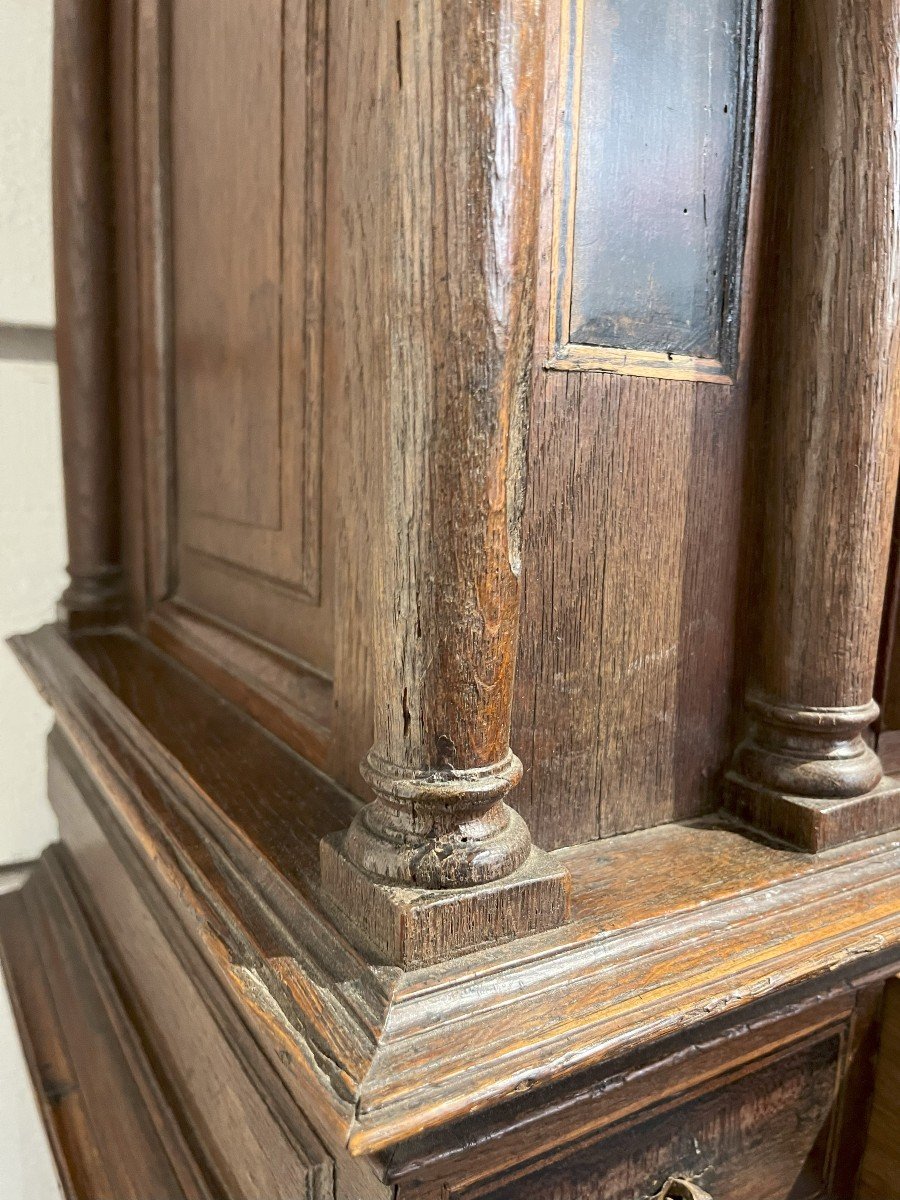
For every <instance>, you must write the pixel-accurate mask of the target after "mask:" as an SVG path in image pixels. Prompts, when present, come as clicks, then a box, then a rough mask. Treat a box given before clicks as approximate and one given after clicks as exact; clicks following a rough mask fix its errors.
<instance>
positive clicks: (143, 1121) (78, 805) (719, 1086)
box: [0, 733, 900, 1200]
mask: <svg viewBox="0 0 900 1200" xmlns="http://www.w3.org/2000/svg"><path fill="white" fill-rule="evenodd" d="M50 792H51V797H52V800H53V803H54V806H55V808H56V811H57V813H58V815H59V819H60V830H61V834H62V839H63V843H64V844H63V845H62V846H61V847H54V848H52V849H51V850H50V851H48V852H47V854H46V855H45V856H44V858H43V860H42V862H41V863H40V864H39V865H38V867H37V869H36V870H35V872H34V873H33V875H32V876H31V878H30V879H29V881H28V882H27V884H26V885H25V888H24V890H23V891H22V892H21V893H20V894H17V895H14V896H11V897H6V898H4V899H3V900H2V901H0V946H2V950H3V955H4V965H5V968H6V972H7V976H8V979H9V984H10V992H11V994H12V996H13V999H14V1002H15V1003H16V1005H17V1017H18V1020H19V1023H20V1027H21V1031H22V1036H23V1041H24V1043H25V1046H26V1053H27V1054H28V1057H29V1062H30V1066H31V1070H32V1075H33V1077H34V1081H35V1087H36V1090H37V1092H38V1097H39V1100H40V1102H41V1105H42V1110H43V1113H44V1118H45V1122H46V1124H47V1127H48V1130H49V1131H50V1136H51V1141H52V1144H53V1147H54V1151H55V1153H56V1155H57V1158H58V1160H59V1162H60V1170H61V1175H62V1177H63V1179H64V1181H65V1184H66V1189H67V1193H68V1200H125V1197H127V1196H130V1197H132V1200H178V1198H179V1197H181V1198H183V1200H214V1198H217V1200H301V1198H302V1200H332V1198H333V1200H706V1198H707V1197H711V1198H712V1200H863V1198H864V1200H900V1129H898V1128H897V1111H898V1110H897V1106H896V1102H895V1094H896V1088H895V1086H894V1084H895V1082H896V1078H897V1075H896V1069H897V1060H898V1058H900V1056H898V1055H897V1054H896V1048H897V1046H898V1045H900V1041H898V1036H897V1030H898V1027H900V1020H898V1016H900V1000H898V992H897V987H898V986H900V985H898V984H897V983H896V982H891V983H888V984H887V988H886V987H885V979H884V976H885V975H886V974H887V970H884V969H883V968H881V967H879V968H878V970H876V971H871V970H870V966H866V967H865V969H866V971H869V972H870V973H869V975H868V977H866V976H864V975H863V973H862V972H858V973H857V975H856V976H855V977H847V976H845V977H841V978H838V977H837V976H831V977H826V978H820V979H818V980H817V981H816V983H815V986H809V985H808V986H807V987H806V989H805V990H795V991H792V992H783V991H779V990H777V989H773V990H772V992H771V993H770V994H767V995H766V996H760V997H757V998H756V999H754V1000H752V1001H751V1000H748V1003H747V1004H746V1005H744V1006H743V1007H741V1008H740V1009H737V1010H736V1011H735V1012H732V1013H730V1014H726V1013H722V1014H720V1015H719V1017H716V1016H715V1015H714V1014H710V1016H709V1018H708V1019H705V1020H704V1021H703V1022H702V1023H701V1024H699V1025H698V1024H697V1023H696V1022H694V1023H693V1024H690V1023H688V1022H686V1024H685V1029H684V1031H683V1032H682V1033H681V1034H679V1035H677V1036H669V1037H668V1038H666V1039H665V1040H663V1041H653V1042H648V1043H647V1044H646V1045H643V1046H641V1047H639V1048H638V1049H637V1050H631V1051H630V1052H629V1053H628V1054H627V1055H625V1054H623V1056H622V1057H621V1058H619V1059H618V1060H615V1061H610V1063H609V1065H608V1066H606V1067H604V1068H603V1069H601V1070H596V1071H592V1072H590V1073H585V1074H583V1075H581V1076H573V1077H572V1078H571V1079H568V1080H565V1079H563V1080H559V1081H558V1082H552V1083H550V1084H548V1085H547V1086H546V1087H542V1088H535V1089H533V1090H529V1089H528V1088H523V1090H522V1092H521V1094H520V1095H519V1096H517V1097H516V1098H514V1099H509V1100H506V1101H504V1102H503V1103H497V1104H494V1105H493V1106H488V1107H486V1108H485V1109H484V1110H482V1111H475V1112H473V1113H472V1114H471V1115H469V1116H467V1117H466V1118H465V1119H462V1120H457V1121H455V1122H453V1123H448V1124H446V1125H444V1126H441V1127H439V1128H437V1129H431V1130H429V1131H428V1132H422V1133H421V1134H417V1135H415V1136H413V1137H407V1138H406V1140H403V1141H398V1142H396V1143H394V1144H392V1145H391V1146H390V1147H389V1148H388V1149H387V1150H385V1151H383V1152H380V1153H378V1154H372V1155H370V1156H366V1155H361V1156H358V1157H354V1156H353V1155H352V1154H351V1153H350V1151H349V1149H348V1147H347V1144H346V1139H345V1136H344V1134H343V1132H342V1131H341V1130H340V1129H337V1130H336V1128H335V1125H334V1123H333V1122H331V1123H330V1122H329V1117H328V1114H327V1113H326V1112H324V1111H323V1109H322V1106H321V1105H318V1104H317V1103H316V1101H315V1100H314V1099H312V1098H310V1097H309V1095H308V1094H307V1093H306V1092H305V1091H302V1090H298V1088H297V1087H296V1086H291V1085H290V1083H289V1082H287V1081H286V1080H285V1076H284V1074H283V1073H282V1071H281V1069H280V1068H281V1066H283V1065H284V1062H283V1058H282V1059H281V1061H279V1060H280V1053H279V1050H278V1046H277V1045H274V1044H270V1043H267V1042H265V1041H264V1039H262V1040H261V1039H259V1038H258V1037H257V1036H255V1034H254V1028H255V1027H254V1025H253V1023H252V1021H251V1020H250V1019H249V1017H248V1013H247V1012H245V1011H242V1010H241V1008H240V1005H239V1004H238V1003H237V1002H236V1001H235V999H234V997H233V996H231V995H230V994H228V993H227V992H226V989H225V988H224V987H223V986H222V981H221V979H220V978H219V976H218V975H217V973H216V972H215V971H214V970H213V969H212V966H211V964H210V963H209V962H208V961H207V959H206V957H205V955H204V953H202V952H201V950H200V949H199V947H198V945H197V943H196V942H195V940H194V938H193V937H192V934H191V930H190V929H189V928H188V927H187V923H186V922H185V921H184V919H183V918H182V917H180V916H179V915H178V913H177V912H176V911H175V908H174V907H173V905H172V904H171V903H170V898H169V896H168V894H165V895H164V894H163V891H162V890H161V889H160V887H159V886H158V881H157V880H156V878H155V875H154V872H155V871H156V870H157V867H156V866H155V865H154V864H153V863H152V861H150V862H149V863H148V860H147V859H146V858H142V857H141V855H140V854H138V853H137V849H136V847H135V845H134V844H133V843H132V841H131V840H130V839H129V838H128V837H126V836H125V833H124V831H123V830H122V829H121V828H120V827H119V826H118V824H117V822H116V820H115V819H111V818H110V817H109V815H108V814H107V813H106V812H105V810H104V804H105V801H104V795H103V792H102V789H101V788H99V787H98V785H97V783H96V782H95V780H94V778H93V777H92V776H91V775H90V773H89V772H88V770H87V769H86V767H85V766H84V764H83V763H82V762H81V761H80V759H79V757H78V754H77V752H76V751H75V749H74V748H73V746H72V745H71V744H70V743H69V742H68V741H67V740H66V739H65V738H64V737H62V736H61V735H60V734H59V733H56V734H54V735H53V737H52V739H51V765H50ZM201 849H202V847H200V846H198V849H197V852H198V853H200V851H201ZM866 963H869V964H870V963H871V959H866ZM855 969H856V968H854V970H855ZM879 972H881V973H879ZM885 997H886V1000H885ZM882 1023H884V1032H883V1033H882ZM879 1047H881V1061H880V1062H879V1061H878V1058H879ZM876 1075H877V1082H876ZM873 1097H874V1099H873ZM870 1110H871V1113H872V1117H871V1130H870V1120H869V1114H870ZM869 1132H871V1136H869ZM404 1136H405V1135H404ZM867 1137H868V1142H869V1145H868V1148H867V1146H866V1142H867ZM861 1162H863V1164H864V1166H863V1170H862V1172H861V1171H860V1163H861ZM858 1182H859V1191H857V1187H858ZM0 1193H2V1187H0Z"/></svg>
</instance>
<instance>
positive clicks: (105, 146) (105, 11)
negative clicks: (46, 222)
mask: <svg viewBox="0 0 900 1200" xmlns="http://www.w3.org/2000/svg"><path fill="white" fill-rule="evenodd" d="M109 15H110V14H109V4H108V0H56V7H55V25H54V52H53V233H54V237H53V241H54V261H55V276H56V356H57V362H58V364H59V392H60V405H61V418H62V434H63V438H62V442H63V469H64V475H65V496H66V522H67V527H68V535H69V575H70V577H71V583H70V585H69V587H68V588H67V589H66V591H65V593H64V594H63V597H62V601H61V605H60V608H61V617H62V619H64V620H68V621H69V622H70V623H71V624H73V625H91V624H105V623H108V622H110V621H113V620H115V619H116V618H117V617H118V616H119V614H120V612H121V608H122V596H123V583H122V569H121V552H120V528H119V482H118V467H119V462H118V444H119V439H118V413H117V408H116V398H115V330H114V324H113V296H114V281H113V227H112V183H111V171H110V144H109V143H110V119H109V118H110V90H109V54H110V30H109Z"/></svg>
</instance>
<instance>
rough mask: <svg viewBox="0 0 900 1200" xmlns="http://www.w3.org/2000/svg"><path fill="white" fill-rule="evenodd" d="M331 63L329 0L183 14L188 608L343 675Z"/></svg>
mask: <svg viewBox="0 0 900 1200" xmlns="http://www.w3.org/2000/svg"><path fill="white" fill-rule="evenodd" d="M324 61H325V46H324V9H323V5H322V4H321V3H319V2H318V0H308V2H305V0H261V2H260V3H258V4H253V5H247V4H243V3H239V2H237V0H222V3H218V4H215V5H209V4H206V3H202V2H200V0H178V2H177V3H176V4H174V5H173V6H172V10H171V27H170V31H169V66H170V73H169V96H168V102H169V113H168V117H169V119H168V137H169V152H170V153H169V177H168V186H169V200H170V220H171V238H170V272H171V298H172V321H171V330H172V388H173V403H172V409H173V412H172V417H173V427H174V443H175V460H176V485H175V491H176V505H175V507H176V513H177V517H176V530H177V551H176V554H175V559H176V563H177V571H178V584H177V594H178V596H179V597H180V598H181V599H182V600H185V601H187V602H188V603H191V604H194V605H195V606H197V607H198V608H200V609H202V610H205V611H207V612H210V613H212V614H214V615H215V616H217V617H219V618H221V619H224V620H226V621H229V622H231V623H233V624H234V625H236V626H238V627H239V628H241V629H243V630H246V631H247V632H249V633H251V634H253V635H256V636H260V637H262V638H264V639H266V640H268V641H271V642H274V643H275V644H277V645H279V646H281V647H282V648H284V649H287V650H290V651H292V652H294V653H298V654H300V655H301V656H302V657H303V658H306V659H308V660H309V661H311V662H312V663H313V664H314V665H316V666H317V667H319V668H323V669H326V670H327V669H329V667H330V662H331V648H330V643H331V614H330V611H329V605H328V596H327V595H326V594H325V591H327V588H324V589H323V574H322V551H323V545H322V543H323V505H322V474H323V464H322V428H321V427H322V417H323V411H322V409H323V402H322V362H321V342H322V275H323V269H324V263H323V254H324V240H323V239H324V194H323V189H324V134H323V130H324V116H325V114H324V108H325V99H324V96H325V93H324Z"/></svg>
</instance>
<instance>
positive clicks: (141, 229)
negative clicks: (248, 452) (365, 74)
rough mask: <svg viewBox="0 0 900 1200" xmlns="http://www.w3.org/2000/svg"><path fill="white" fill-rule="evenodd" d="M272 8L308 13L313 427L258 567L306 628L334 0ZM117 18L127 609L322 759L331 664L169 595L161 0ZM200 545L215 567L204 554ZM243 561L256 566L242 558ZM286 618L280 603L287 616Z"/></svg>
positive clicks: (303, 172) (318, 474)
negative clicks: (291, 554)
mask: <svg viewBox="0 0 900 1200" xmlns="http://www.w3.org/2000/svg"><path fill="white" fill-rule="evenodd" d="M282 20H283V24H284V27H285V34H286V36H290V34H291V28H292V26H291V22H292V21H293V22H295V23H296V22H302V23H303V25H304V29H303V37H304V52H303V53H301V55H300V57H299V60H298V62H297V65H296V68H295V70H294V74H295V75H296V76H298V77H301V78H302V80H303V84H302V86H304V88H305V92H306V103H305V106H304V111H303V112H302V113H301V114H300V118H301V120H302V122H303V128H302V129H301V130H300V132H299V137H298V138H297V139H296V140H297V141H298V143H299V156H298V157H299V161H298V162H297V163H296V164H295V165H294V167H293V169H292V173H291V177H292V179H295V180H299V181H300V193H299V194H300V202H299V203H298V204H297V205H296V206H295V207H296V210H297V218H298V220H299V221H302V222H303V226H302V229H299V230H298V235H299V238H300V239H301V240H300V241H299V242H298V254H299V257H300V258H301V259H303V260H304V261H303V262H302V263H301V266H300V269H299V270H297V271H295V272H294V276H295V278H296V280H297V282H298V284H299V285H300V286H299V287H298V288H295V289H294V290H295V291H300V290H302V291H304V292H305V295H303V296H299V295H298V296H296V297H295V298H294V303H293V308H294V310H295V311H297V312H298V313H300V314H301V315H302V332H301V335H300V336H301V339H302V345H301V346H300V347H299V349H296V348H295V350H294V351H292V352H299V353H302V354H307V353H308V355H309V361H308V363H307V364H306V367H305V379H304V383H303V387H302V390H300V394H299V395H298V396H297V402H298V405H299V406H300V410H299V412H298V421H299V422H300V423H301V425H302V428H303V430H304V431H305V432H304V437H307V438H308V439H309V441H308V444H307V445H306V446H305V447H304V454H303V460H304V461H303V474H302V480H301V487H302V496H301V497H298V502H299V500H301V499H302V503H303V505H304V510H305V511H304V513H303V531H302V544H301V545H300V546H299V548H298V551H297V552H296V562H295V566H296V571H295V573H294V575H293V578H292V579H291V580H290V581H287V582H282V583H279V582H278V581H277V580H275V581H270V580H268V579H265V584H266V587H267V588H271V589H272V591H273V592H274V593H277V594H278V595H279V596H280V597H281V601H280V602H283V603H284V604H285V605H287V604H296V602H297V601H300V602H303V603H304V604H308V605H309V608H308V611H309V614H310V618H311V620H310V621H309V622H308V624H309V625H310V627H311V628H312V630H313V632H312V634H311V637H312V638H313V640H315V636H316V635H317V633H318V631H319V630H320V629H321V628H324V627H325V626H326V625H327V624H329V623H330V622H331V621H332V620H333V614H332V612H331V610H330V604H331V602H332V597H331V591H332V588H331V583H330V577H329V575H328V574H327V573H324V572H323V560H324V561H327V557H325V556H327V554H328V552H329V542H328V535H327V534H326V533H325V531H324V516H325V514H326V513H327V511H328V507H327V503H326V500H325V498H324V495H323V463H322V459H323V453H324V446H323V432H322V410H323V398H324V363H323V338H324V304H325V296H324V240H325V216H324V214H325V173H326V127H327V36H328V2H327V0H283V5H282ZM113 26H114V39H115V55H116V57H115V107H114V112H115V118H116V129H115V136H114V153H115V155H116V160H117V162H116V173H115V186H116V205H117V220H118V226H119V229H118V235H117V254H118V267H119V271H118V277H117V281H118V288H119V305H120V311H121V313H122V314H123V319H122V320H121V321H120V330H119V333H120V362H119V381H120V387H121V394H122V409H123V422H124V432H125V439H124V449H123V455H124V459H123V461H124V466H125V468H126V472H127V475H126V479H125V487H124V493H125V494H124V503H125V508H126V514H127V523H126V531H127V545H126V557H127V560H128V561H127V570H128V578H129V588H130V611H131V617H132V620H133V622H134V623H135V624H136V625H137V626H138V627H139V628H142V629H144V630H145V631H146V632H147V633H148V634H149V636H150V637H151V638H152V640H153V641H154V642H156V643H157V644H158V645H160V646H161V647H162V648H163V649H165V650H166V651H167V652H168V653H170V654H172V655H173V656H174V657H176V658H178V659H180V660H181V661H182V662H183V663H185V665H187V666H188V667H189V668H190V669H191V670H193V671H194V672H196V673H197V674H198V675H200V676H202V677H203V678H204V679H206V680H207V681H208V682H209V683H210V684H212V686H213V687H214V688H216V689H217V690H219V691H220V692H222V693H223V694H225V695H227V696H229V697H230V698H231V699H233V700H234V701H236V702H237V703H238V704H240V705H241V706H243V707H244V708H246V709H247V710H248V711H250V712H251V713H253V714H254V715H255V716H256V717H257V719H258V720H260V721H261V722H262V723H263V724H264V725H267V726H268V727H269V728H270V729H272V730H273V732H276V733H277V734H278V735H279V736H280V737H281V738H282V739H283V740H285V741H286V742H287V743H288V744H290V745H292V746H293V747H294V749H296V750H297V751H299V752H300V753H301V754H302V755H304V757H306V758H308V759H309V761H311V762H313V763H315V764H316V765H318V766H324V765H325V763H326V761H327V759H328V755H329V753H330V746H331V731H330V724H331V705H332V690H333V682H332V679H331V668H330V666H329V665H328V664H319V663H317V662H315V661H312V660H307V658H306V655H305V654H304V653H303V652H302V649H301V650H299V651H298V650H294V649H291V650H290V651H288V650H284V649H282V648H281V647H280V646H279V645H278V642H277V638H275V637H271V636H267V634H266V633H265V632H260V631H257V630H246V629H244V628H242V627H238V626H236V625H234V623H233V622H230V621H229V620H228V617H227V615H220V614H210V613H207V612H205V611H203V610H201V609H199V608H197V607H196V606H194V605H192V604H186V603H185V602H184V600H183V599H180V598H179V596H178V587H179V564H178V557H179V556H178V537H179V529H178V524H179V522H178V491H177V468H176V459H177V454H176V439H175V432H176V431H175V425H176V422H175V405H174V399H175V396H174V362H173V286H172V267H173V264H172V243H171V209H170V186H171V184H170V173H169V163H170V157H171V147H170V133H169V98H170V90H171V81H170V56H171V3H170V2H169V0H132V2H130V3H128V4H127V5H122V6H121V7H119V6H116V8H115V11H114V19H113ZM294 33H295V34H296V29H295V30H294ZM295 340H296V339H295ZM183 532H184V531H183V530H182V536H183ZM204 557H205V558H206V561H208V563H209V564H210V567H211V568H212V567H215V562H214V561H213V559H211V558H208V557H207V556H204ZM199 560H200V556H198V561H199ZM222 566H223V567H224V569H225V570H226V571H229V572H231V573H234V572H238V573H240V571H241V566H240V564H236V565H234V566H232V565H231V564H227V563H225V564H222ZM216 569H217V568H216ZM247 575H248V577H250V578H255V579H257V580H260V581H263V579H264V574H263V573H262V572H259V571H254V570H253V568H252V566H251V568H250V570H249V571H247ZM317 606H318V607H317ZM289 620H290V614H289V612H288V611H287V609H286V610H285V615H284V617H283V618H282V623H283V624H288V622H289ZM298 624H303V622H302V621H298ZM329 638H330V634H329ZM329 653H330V651H329Z"/></svg>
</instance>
